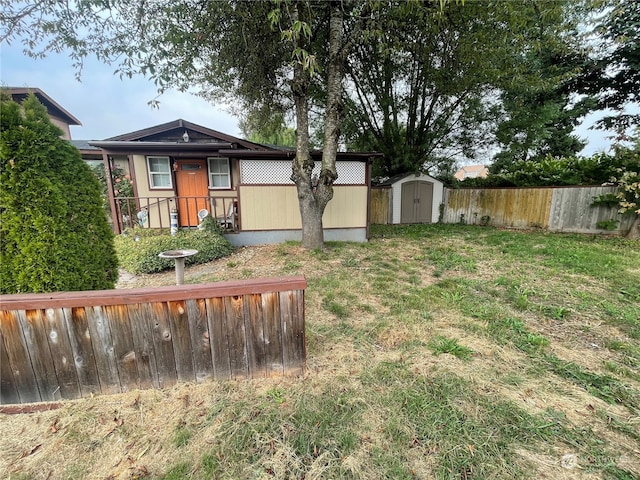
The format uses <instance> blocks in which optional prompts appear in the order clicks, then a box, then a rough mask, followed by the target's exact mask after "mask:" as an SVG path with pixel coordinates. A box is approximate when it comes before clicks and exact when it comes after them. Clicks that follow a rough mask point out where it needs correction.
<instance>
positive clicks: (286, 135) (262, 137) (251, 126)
mask: <svg viewBox="0 0 640 480" xmlns="http://www.w3.org/2000/svg"><path fill="white" fill-rule="evenodd" d="M239 125H240V130H241V131H242V134H243V135H244V138H246V139H247V140H249V141H251V142H256V143H262V144H266V145H274V146H278V147H295V146H296V131H295V129H293V128H291V127H289V126H287V124H286V123H285V120H284V115H283V114H282V112H275V113H272V116H271V117H268V118H264V117H262V116H261V115H260V114H259V112H251V113H250V114H248V115H245V116H244V118H242V119H241V120H240V122H239Z"/></svg>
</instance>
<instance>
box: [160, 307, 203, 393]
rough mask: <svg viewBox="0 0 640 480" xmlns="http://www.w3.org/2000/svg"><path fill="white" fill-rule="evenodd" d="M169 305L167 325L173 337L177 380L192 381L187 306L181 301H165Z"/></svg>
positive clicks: (191, 356)
mask: <svg viewBox="0 0 640 480" xmlns="http://www.w3.org/2000/svg"><path fill="white" fill-rule="evenodd" d="M167 306H168V307H169V325H170V327H171V337H172V338H173V355H174V358H175V361H176V367H175V368H176V373H177V376H178V381H179V382H194V381H195V379H196V376H195V371H194V368H193V354H192V347H191V332H190V331H189V318H188V317H187V306H186V304H185V302H184V301H182V302H167Z"/></svg>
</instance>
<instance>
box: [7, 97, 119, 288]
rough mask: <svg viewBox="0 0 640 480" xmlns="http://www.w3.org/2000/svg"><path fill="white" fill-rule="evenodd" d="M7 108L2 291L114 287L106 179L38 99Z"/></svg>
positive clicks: (9, 104) (10, 103)
mask: <svg viewBox="0 0 640 480" xmlns="http://www.w3.org/2000/svg"><path fill="white" fill-rule="evenodd" d="M0 103H1V112H0V126H1V130H0V291H1V292H2V293H26V292H34V293H38V292H54V291H72V290H99V289H109V288H113V287H114V284H115V281H116V279H117V276H118V260H117V257H116V253H115V248H114V238H113V232H112V230H111V227H110V226H109V223H108V221H107V218H106V215H105V212H104V210H103V209H102V199H101V195H100V185H99V182H98V180H97V179H96V178H95V176H94V175H93V174H92V173H91V170H90V168H89V166H88V165H87V164H86V163H85V162H84V161H83V160H82V158H81V157H80V152H78V150H77V149H76V148H75V147H74V146H73V145H71V143H69V142H68V141H66V140H63V139H61V138H60V135H61V134H62V131H61V130H60V129H59V128H58V127H56V126H55V125H53V124H52V123H51V121H50V120H49V116H48V115H47V111H46V109H45V107H44V106H43V105H42V104H40V103H39V102H38V100H37V98H36V97H35V96H34V95H30V96H29V97H28V98H27V99H25V100H24V101H23V102H22V104H21V105H18V104H17V103H16V102H14V101H12V100H11V99H10V98H8V97H7V96H6V95H5V94H3V95H2V99H1V102H0Z"/></svg>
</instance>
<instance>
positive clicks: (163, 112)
mask: <svg viewBox="0 0 640 480" xmlns="http://www.w3.org/2000/svg"><path fill="white" fill-rule="evenodd" d="M72 63H73V62H72V60H71V59H70V58H69V57H68V56H65V55H62V54H52V55H49V56H47V57H46V58H44V59H32V58H30V57H27V56H25V55H24V54H23V53H22V48H21V47H20V45H19V44H17V43H14V44H12V45H9V46H8V45H7V44H6V43H2V45H1V46H0V84H1V85H2V86H5V87H35V88H39V89H40V90H42V91H43V92H45V93H46V94H47V95H49V97H51V98H52V99H53V100H55V101H56V102H57V103H58V104H59V105H60V106H61V107H63V108H64V109H65V110H66V111H67V112H69V113H70V114H71V115H73V116H74V117H76V118H77V119H78V120H80V122H81V123H82V126H71V138H72V139H74V140H104V139H106V138H109V137H113V136H116V135H120V134H123V133H129V132H134V131H136V130H141V129H143V128H148V127H153V126H155V125H159V124H162V123H166V122H171V121H173V120H177V119H179V118H182V119H184V120H187V121H190V122H192V123H196V124H198V125H201V126H203V127H207V128H211V129H213V130H218V131H220V132H223V133H226V134H229V135H233V136H242V135H241V133H240V130H239V128H238V121H237V119H236V118H235V117H233V116H232V115H231V114H230V113H228V112H226V111H225V107H224V105H218V106H216V105H212V104H210V103H208V102H207V101H205V100H203V99H202V98H199V97H197V96H195V95H191V94H189V93H181V92H178V91H169V92H166V93H165V94H163V95H162V96H161V97H160V98H158V100H159V101H160V107H159V108H152V107H151V106H150V105H148V104H147V102H149V101H150V100H153V99H154V98H156V96H157V92H156V87H155V86H154V85H153V83H152V82H151V81H149V80H147V79H145V78H143V77H134V78H131V79H129V78H125V79H123V80H120V77H119V76H118V75H114V74H113V72H114V70H115V69H116V67H115V66H108V65H105V64H103V63H100V62H98V61H97V60H95V59H90V60H88V61H87V62H86V65H85V67H84V69H83V73H82V77H81V81H80V82H78V81H77V80H76V78H75V69H74V67H73V65H72Z"/></svg>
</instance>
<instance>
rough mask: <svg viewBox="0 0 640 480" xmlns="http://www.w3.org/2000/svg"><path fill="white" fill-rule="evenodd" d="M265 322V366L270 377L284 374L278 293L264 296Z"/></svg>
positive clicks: (263, 311)
mask: <svg viewBox="0 0 640 480" xmlns="http://www.w3.org/2000/svg"><path fill="white" fill-rule="evenodd" d="M262 314H263V320H264V338H265V352H264V357H265V364H266V368H267V371H266V374H267V375H268V376H272V375H275V376H278V375H283V374H284V366H283V360H282V324H281V323H280V299H279V296H278V294H277V293H273V292H271V293H263V294H262Z"/></svg>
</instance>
